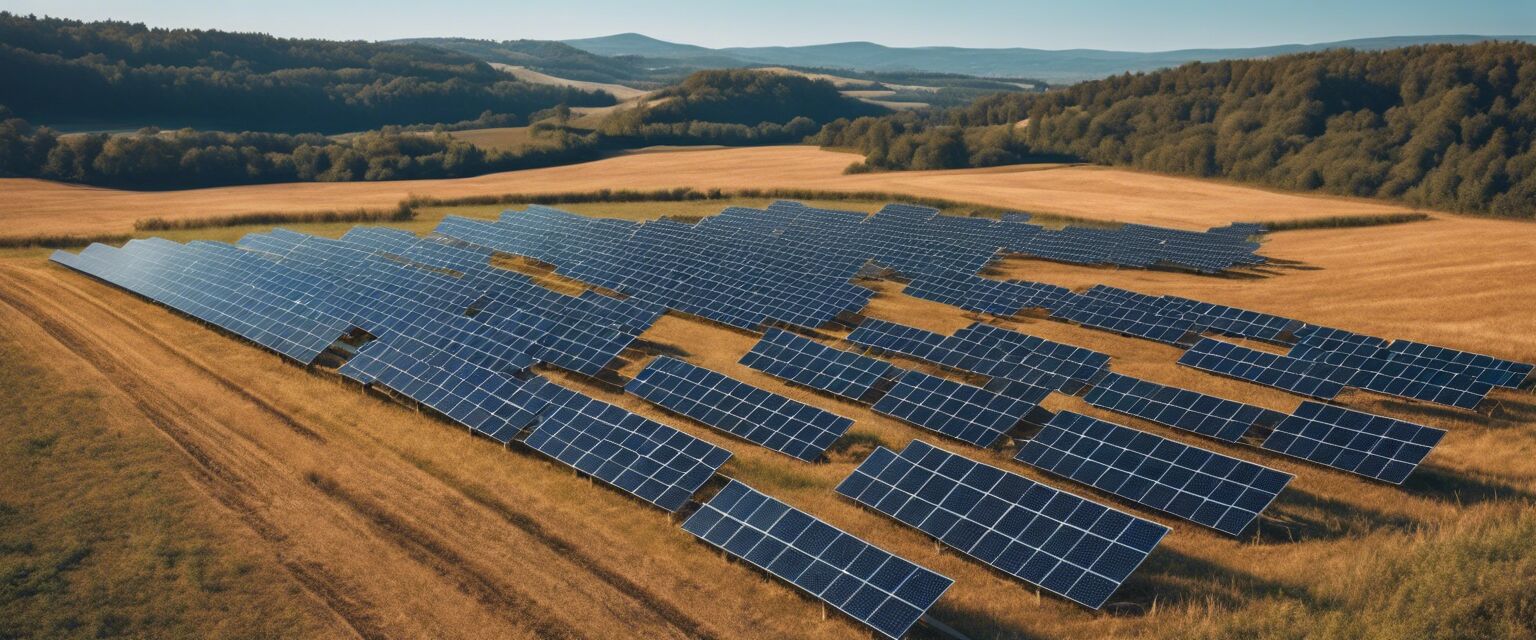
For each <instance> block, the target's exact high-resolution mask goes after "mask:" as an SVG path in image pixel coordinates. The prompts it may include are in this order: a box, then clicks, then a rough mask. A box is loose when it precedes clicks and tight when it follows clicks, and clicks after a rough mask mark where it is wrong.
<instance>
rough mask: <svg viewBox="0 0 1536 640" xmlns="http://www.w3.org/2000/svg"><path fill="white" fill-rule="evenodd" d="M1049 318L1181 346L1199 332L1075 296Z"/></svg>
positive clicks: (1181, 321) (1179, 321)
mask: <svg viewBox="0 0 1536 640" xmlns="http://www.w3.org/2000/svg"><path fill="white" fill-rule="evenodd" d="M1051 317H1052V318H1057V319H1061V320H1070V321H1072V322H1076V323H1078V324H1081V325H1086V326H1089V327H1094V328H1098V329H1104V330H1106V331H1113V332H1115V333H1121V334H1125V335H1129V336H1135V337H1138V338H1146V339H1148V340H1155V341H1157V342H1162V343H1166V344H1175V345H1177V344H1184V343H1186V342H1188V341H1189V339H1190V337H1191V336H1193V335H1194V334H1195V332H1196V331H1198V330H1199V327H1198V326H1197V325H1196V324H1195V322H1194V321H1193V320H1189V319H1187V318H1183V317H1169V316H1164V315H1161V314H1159V313H1157V312H1156V311H1154V310H1151V309H1143V308H1137V307H1134V306H1126V305H1123V304H1121V303H1119V302H1116V301H1113V300H1106V299H1101V298H1092V297H1089V296H1078V297H1077V298H1076V299H1074V300H1073V301H1072V302H1069V303H1067V304H1064V305H1062V306H1061V307H1060V308H1058V309H1057V310H1056V311H1055V312H1053V313H1052V314H1051Z"/></svg>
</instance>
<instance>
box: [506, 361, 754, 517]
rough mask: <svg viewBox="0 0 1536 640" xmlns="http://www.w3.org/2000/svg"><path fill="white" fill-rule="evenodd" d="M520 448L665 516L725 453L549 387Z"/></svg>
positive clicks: (598, 402) (715, 467)
mask: <svg viewBox="0 0 1536 640" xmlns="http://www.w3.org/2000/svg"><path fill="white" fill-rule="evenodd" d="M550 387H551V388H553V389H554V390H555V392H554V393H552V394H551V395H550V397H549V399H548V405H547V408H546V410H545V412H544V415H542V416H541V418H540V420H539V422H538V423H537V424H535V425H534V427H533V432H532V433H530V434H529V435H528V437H527V439H526V440H524V443H525V444H527V445H528V446H529V447H532V448H533V449H534V450H535V451H538V452H540V453H543V454H545V455H547V456H549V457H551V458H554V459H556V460H559V461H560V462H563V463H565V464H567V465H570V466H571V467H573V468H575V469H577V470H580V471H582V472H583V473H586V474H588V475H591V476H592V477H594V478H597V479H599V480H602V481H603V482H606V483H608V484H610V485H613V486H615V487H618V488H620V489H623V490H624V491H627V492H629V493H631V494H634V495H635V496H637V497H639V498H640V499H642V500H645V501H647V502H650V503H652V504H655V505H656V506H658V507H661V508H662V509H666V510H667V511H677V510H678V509H681V508H682V507H683V505H684V504H686V503H687V501H688V500H689V499H690V498H692V496H693V494H695V493H698V491H699V489H700V488H702V487H703V486H704V483H705V482H708V481H709V479H710V478H712V477H714V475H715V472H716V471H717V470H719V468H720V466H721V465H723V464H725V461H726V460H728V459H730V457H731V452H730V451H727V450H725V449H722V448H720V447H717V446H715V445H712V444H710V443H708V442H705V441H703V440H700V439H698V438H695V437H693V436H691V435H688V434H687V433H684V432H682V431H678V430H677V429H674V428H672V427H669V426H667V425H664V424H661V423H659V422H656V421H654V420H651V419H649V418H646V417H644V416H641V415H639V414H635V413H630V412H629V411H626V410H624V409H622V408H620V407H616V406H613V405H611V404H608V403H606V402H603V401H601V400H597V399H594V398H590V397H588V396H585V395H583V394H580V393H577V392H575V391H570V390H568V389H564V388H563V387H555V386H554V385H550Z"/></svg>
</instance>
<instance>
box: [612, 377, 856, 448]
mask: <svg viewBox="0 0 1536 640" xmlns="http://www.w3.org/2000/svg"><path fill="white" fill-rule="evenodd" d="M624 390H625V391H628V392H629V393H632V394H635V395H637V396H639V397H641V398H644V399H646V400H649V401H650V402H653V403H656V404H658V405H660V406H662V407H665V408H667V409H669V410H672V411H675V412H677V413H680V414H682V415H685V416H688V417H689V418H693V419H695V420H698V421H699V422H702V423H704V424H707V425H709V426H711V427H714V428H716V429H719V430H721V431H724V432H726V433H729V434H732V435H734V436H737V437H739V438H742V439H744V440H747V441H749V442H752V443H754V444H758V445H761V446H764V447H767V448H769V449H773V450H774V451H778V452H781V453H784V454H787V455H790V456H793V457H796V458H799V459H801V460H807V461H815V460H816V459H818V458H820V457H821V456H822V455H823V454H824V453H825V452H826V450H827V447H829V446H831V445H832V443H833V442H835V441H836V440H837V439H838V438H840V437H842V436H843V434H844V433H847V432H848V428H849V427H850V426H852V425H853V421H852V420H849V419H848V418H844V417H842V416H839V415H836V414H833V413H831V412H828V411H824V410H821V409H818V408H816V407H812V406H810V405H806V404H801V403H799V402H795V401H794V400H790V399H789V398H785V397H784V396H781V395H778V394H776V393H772V392H769V391H764V390H762V389H759V388H757V387H754V386H751V385H748V384H746V383H744V382H740V381H737V380H735V379H732V378H730V377H728V376H725V375H723V374H720V373H716V372H714V371H710V370H709V369H705V368H703V367H698V366H694V365H692V364H689V363H687V362H684V361H682V360H678V359H676V358H671V357H667V356H662V357H659V358H656V359H655V360H652V361H651V363H650V364H649V365H647V366H646V368H645V369H644V370H642V371H641V372H640V373H638V374H636V375H635V377H634V379H632V380H630V381H629V384H626V385H625V386H624Z"/></svg>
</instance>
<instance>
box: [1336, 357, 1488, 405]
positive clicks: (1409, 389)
mask: <svg viewBox="0 0 1536 640" xmlns="http://www.w3.org/2000/svg"><path fill="white" fill-rule="evenodd" d="M1385 355H1386V354H1381V355H1378V356H1372V357H1350V358H1346V359H1345V360H1344V361H1342V362H1340V363H1339V365H1338V367H1339V368H1340V369H1346V370H1352V372H1353V375H1351V376H1350V377H1349V382H1348V384H1349V386H1352V387H1359V388H1361V389H1365V390H1367V391H1375V392H1377V393H1385V394H1387V395H1393V396H1398V397H1402V398H1412V399H1415V400H1423V401H1425V402H1433V403H1435V404H1443V405H1447V406H1452V407H1460V408H1462V409H1476V408H1477V405H1479V404H1481V403H1482V401H1483V399H1484V398H1486V397H1487V396H1488V393H1489V392H1490V391H1493V385H1492V384H1489V383H1487V382H1483V381H1481V380H1478V379H1477V378H1475V377H1473V376H1471V375H1465V374H1461V373H1452V372H1450V371H1445V370H1441V369H1433V368H1429V367H1425V366H1421V365H1420V364H1415V363H1410V362H1401V361H1397V360H1392V359H1389V358H1387V357H1383V356H1385Z"/></svg>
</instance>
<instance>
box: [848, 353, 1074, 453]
mask: <svg viewBox="0 0 1536 640" xmlns="http://www.w3.org/2000/svg"><path fill="white" fill-rule="evenodd" d="M1049 393H1050V390H1049V389H1042V388H1038V387H1036V388H1034V389H1033V392H1032V393H1028V394H1014V395H1003V394H999V393H993V392H991V391H987V390H986V389H982V388H981V387H974V386H971V385H968V384H962V383H959V382H955V381H953V380H948V379H945V378H940V377H938V376H931V375H928V374H926V373H923V372H921V371H908V372H906V374H904V375H902V376H901V378H900V379H898V380H897V381H896V385H895V386H893V387H891V389H890V390H889V391H887V392H886V393H885V395H883V396H881V397H880V399H879V400H878V401H876V402H875V406H874V409H875V412H876V413H881V414H885V415H888V416H891V417H893V418H896V419H898V420H901V421H903V422H907V423H910V424H914V425H917V426H919V427H922V428H924V429H928V430H930V431H935V432H938V433H941V434H944V435H946V436H949V437H951V438H955V439H957V440H963V441H965V442H969V443H971V444H974V445H976V446H978V447H986V446H990V445H991V444H992V443H994V442H997V439H998V438H1000V437H1002V436H1003V434H1005V433H1007V432H1008V431H1009V430H1010V429H1012V428H1013V427H1015V426H1017V425H1018V424H1019V423H1020V422H1022V421H1023V420H1024V418H1025V417H1026V416H1028V415H1029V414H1030V413H1031V412H1033V411H1035V410H1037V409H1039V408H1040V401H1041V400H1043V399H1045V396H1046V395H1048V394H1049Z"/></svg>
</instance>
